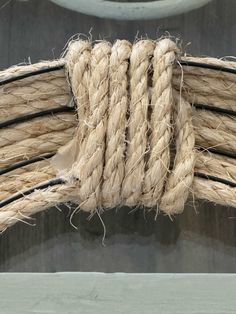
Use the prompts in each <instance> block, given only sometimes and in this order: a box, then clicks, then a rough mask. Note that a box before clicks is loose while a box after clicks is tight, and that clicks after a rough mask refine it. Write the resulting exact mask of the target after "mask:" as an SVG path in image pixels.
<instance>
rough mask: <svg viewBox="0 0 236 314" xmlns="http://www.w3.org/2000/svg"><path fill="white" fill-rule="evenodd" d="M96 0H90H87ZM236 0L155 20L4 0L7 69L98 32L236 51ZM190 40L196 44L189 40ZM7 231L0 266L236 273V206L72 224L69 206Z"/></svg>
mask: <svg viewBox="0 0 236 314" xmlns="http://www.w3.org/2000/svg"><path fill="white" fill-rule="evenodd" d="M88 1H89V0H88ZM235 20H236V2H235V1H234V0H225V1H223V0H217V1H212V2H211V3H210V4H208V5H207V6H205V7H204V8H201V9H199V10H196V11H193V12H191V13H188V14H185V15H179V16H176V17H171V18H166V19H162V20H151V21H135V22H127V21H114V20H106V19H99V18H95V17H91V16H86V15H82V14H79V13H76V12H72V11H69V10H66V9H63V8H61V7H59V6H56V5H55V4H53V3H51V2H49V1H47V0H41V1H36V0H30V1H14V0H12V1H7V0H0V69H3V68H6V67H8V66H10V65H13V64H17V63H21V62H23V61H28V59H29V58H30V60H31V62H37V61H38V60H40V59H52V58H54V57H59V56H60V53H61V51H62V49H63V47H64V45H65V43H66V42H67V40H68V39H69V38H70V37H71V36H72V35H74V34H78V33H82V34H85V35H88V33H89V31H90V30H91V29H92V31H91V33H92V36H93V39H99V38H105V39H107V40H111V41H112V40H114V39H115V38H127V39H129V40H131V41H133V40H134V38H135V36H137V35H138V36H139V37H140V36H148V37H150V38H157V37H160V36H161V35H163V34H165V32H169V33H170V34H171V35H173V36H177V37H178V38H180V40H182V42H183V48H184V49H185V50H186V51H187V52H189V53H192V54H195V55H211V56H215V57H221V56H225V55H227V56H233V55H236V41H235V33H236V23H235ZM189 42H191V45H188V43H189ZM34 218H36V220H35V221H34V220H33V221H32V222H33V223H36V226H34V227H30V226H27V225H25V224H22V223H18V224H16V225H15V226H14V227H12V228H10V229H9V230H7V231H6V232H4V233H3V234H2V235H0V271H35V272H39V271H43V272H47V271H48V272H54V271H105V272H114V271H122V272H236V209H231V208H227V207H222V206H215V205H214V204H210V203H207V202H198V203H197V213H196V212H195V210H194V208H193V206H192V204H189V205H188V206H186V209H185V211H184V213H183V214H182V215H180V216H177V217H175V218H174V220H173V221H171V220H170V219H169V218H167V217H165V216H162V215H160V216H159V217H158V219H157V221H154V214H153V213H149V214H147V213H146V214H145V213H144V211H143V210H141V209H140V210H137V211H135V212H132V213H129V209H128V208H120V209H117V210H111V211H109V212H106V213H105V214H104V215H103V220H104V223H105V225H106V240H105V245H106V246H105V247H103V246H102V236H103V228H102V225H101V222H100V221H99V219H98V218H97V217H93V218H92V219H91V220H90V221H88V219H87V218H88V217H87V216H86V214H83V213H80V214H78V215H76V216H75V217H74V220H73V223H74V224H75V225H76V226H77V227H78V230H76V229H74V228H73V227H72V226H71V225H70V223H69V212H68V209H66V208H62V212H59V211H58V210H57V209H50V210H48V211H46V212H44V213H40V214H38V215H36V216H35V217H34Z"/></svg>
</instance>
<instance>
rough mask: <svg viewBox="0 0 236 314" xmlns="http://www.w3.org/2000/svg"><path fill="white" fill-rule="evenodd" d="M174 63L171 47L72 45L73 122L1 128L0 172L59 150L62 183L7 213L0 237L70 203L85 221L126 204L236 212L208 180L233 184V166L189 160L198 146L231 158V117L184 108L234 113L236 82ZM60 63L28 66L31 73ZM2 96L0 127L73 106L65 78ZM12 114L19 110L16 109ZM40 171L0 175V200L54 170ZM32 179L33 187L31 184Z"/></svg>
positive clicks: (213, 159)
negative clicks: (196, 205)
mask: <svg viewBox="0 0 236 314" xmlns="http://www.w3.org/2000/svg"><path fill="white" fill-rule="evenodd" d="M177 59H179V52H178V49H177V47H176V45H175V43H174V42H172V41H171V40H169V39H164V40H161V41H158V42H154V41H151V40H141V41H138V42H137V43H135V44H133V45H131V44H130V43H129V42H127V41H117V42H116V43H115V44H114V45H111V44H109V43H107V42H100V43H97V44H95V45H94V46H92V44H91V43H89V42H87V41H76V42H72V43H71V44H70V45H69V49H68V53H67V55H66V59H65V62H66V67H67V71H68V74H69V83H70V85H71V89H72V93H73V98H74V100H75V103H76V105H77V117H78V121H76V120H77V117H76V116H75V115H74V114H69V113H67V114H60V115H61V117H63V118H62V119H60V115H59V114H57V115H56V116H55V117H52V118H50V121H48V117H47V118H46V117H42V118H37V119H35V121H32V122H31V121H30V122H25V123H24V124H23V123H22V124H16V125H12V126H10V127H8V128H6V130H5V129H2V130H0V146H1V149H0V165H1V167H8V166H10V165H11V164H12V163H14V162H19V161H21V160H24V159H25V158H27V159H28V158H31V157H34V156H37V155H39V154H43V153H49V152H55V151H56V150H57V149H58V148H60V147H61V148H60V149H59V152H58V154H57V155H56V156H55V157H54V159H53V165H54V167H55V168H56V169H57V170H58V171H59V175H60V176H61V177H63V178H64V179H65V181H66V182H68V183H67V184H66V185H63V186H54V187H51V188H48V189H46V190H44V191H38V192H34V193H33V194H31V195H30V196H27V197H26V198H23V199H20V200H17V201H15V202H13V203H11V204H9V205H6V206H4V207H3V208H2V209H1V210H0V214H1V211H2V212H4V215H2V216H1V215H0V229H5V228H6V227H7V226H9V225H11V224H12V223H14V221H15V219H22V215H23V216H24V217H25V216H30V215H31V214H33V213H35V212H37V211H40V210H42V209H43V208H46V206H53V205H56V204H57V203H61V202H67V201H70V200H71V201H73V202H77V203H78V204H79V206H80V208H81V209H83V210H85V211H89V212H91V213H93V212H96V211H97V210H101V209H105V208H111V207H115V206H117V205H120V204H124V205H129V206H136V205H142V206H145V207H147V208H154V209H155V210H157V211H159V210H162V211H164V212H165V213H167V214H168V215H172V214H174V213H179V212H181V211H182V210H183V208H184V204H185V202H186V200H187V198H188V196H189V193H190V194H192V193H193V194H194V195H195V196H196V197H198V198H205V199H208V200H210V201H213V202H217V203H220V204H226V205H231V206H236V189H235V188H234V187H231V186H227V185H226V184H224V183H222V182H215V181H212V180H211V179H210V176H213V177H219V178H220V179H224V180H228V181H230V182H234V183H235V182H236V170H235V162H234V159H232V158H228V157H223V156H220V155H215V154H213V155H214V156H212V154H209V153H204V152H196V148H195V147H201V148H203V149H209V148H214V149H217V148H218V149H220V150H221V151H224V152H227V151H228V152H230V153H233V152H235V150H236V132H235V130H236V127H235V125H236V124H235V119H236V118H235V116H227V115H224V114H220V113H216V112H213V111H205V110H198V109H194V108H192V107H191V105H190V103H199V104H207V105H210V106H211V107H217V108H225V109H228V110H235V111H236V99H235V96H236V88H235V83H236V76H235V75H234V74H232V73H225V72H221V71H212V70H210V69H202V68H200V67H193V66H187V67H183V68H182V67H179V66H178V63H177ZM182 60H187V61H188V60H189V61H194V62H202V63H205V64H212V65H218V66H221V67H228V68H232V69H235V68H236V66H235V63H234V62H228V61H222V60H217V59H213V58H186V57H185V58H182ZM63 63H64V61H63V60H61V61H59V62H53V63H41V64H40V65H36V66H35V67H34V65H31V66H29V67H31V68H32V70H36V69H40V67H41V68H42V67H47V66H57V65H59V66H61V65H62V64H63ZM21 68H22V69H21ZM24 71H25V72H27V70H26V67H17V68H13V69H10V70H7V71H5V72H3V74H0V79H8V78H11V77H14V76H15V75H17V73H18V74H19V72H20V74H22V73H23V74H24V73H25V72H24ZM48 84H49V85H48ZM0 93H2V95H4V98H2V97H1V99H2V100H1V103H0V106H1V108H2V109H3V110H2V113H1V114H0V118H1V119H3V120H4V119H5V117H8V118H13V117H18V116H19V115H23V114H24V113H25V112H26V113H31V112H37V111H38V110H40V109H42V108H48V106H50V107H51V108H53V107H55V105H54V104H58V105H60V106H63V105H64V106H65V105H70V100H69V92H68V87H67V84H65V74H64V72H63V70H58V71H55V72H50V73H44V74H40V75H39V76H38V78H37V77H36V76H35V77H34V78H31V77H28V78H25V79H23V80H20V81H15V82H13V83H10V84H7V85H3V86H1V87H0ZM58 96H59V97H58ZM39 100H40V101H39ZM36 103H37V105H36V106H35V104H36ZM10 105H12V106H10ZM18 106H19V108H21V109H22V108H25V110H26V111H24V112H21V109H19V111H18V110H17V108H18ZM11 109H12V111H11ZM7 112H8V115H7ZM65 117H67V119H64V118H65ZM58 119H59V120H60V121H59V124H57V121H58ZM65 120H66V121H65ZM40 121H41V122H40ZM37 123H38V126H37ZM75 123H76V124H77V128H76V131H75ZM27 125H28V127H29V128H28V129H27V130H26V129H25V127H26V126H27ZM44 164H45V163H44V162H38V163H36V164H34V165H31V166H27V167H24V169H26V170H25V172H24V171H22V172H21V171H19V169H17V170H14V171H12V172H11V173H9V175H8V173H7V174H5V175H4V180H6V184H5V185H4V186H5V189H4V187H3V184H2V183H1V186H2V188H1V194H2V197H1V199H4V198H5V197H9V196H10V195H11V194H12V193H14V191H17V190H18V191H21V190H24V188H25V187H30V186H33V185H37V184H39V183H40V182H42V181H44V178H47V179H50V178H53V177H54V175H55V174H54V173H55V169H53V168H51V166H44ZM27 169H29V171H28V175H27ZM22 170H23V168H22ZM36 171H37V172H38V173H39V175H38V178H37V179H36V178H33V173H34V172H35V173H37V172H36ZM196 172H198V173H202V174H205V175H208V176H209V180H206V179H203V178H200V177H195V178H194V173H196ZM14 174H15V175H16V176H17V182H16V186H15V190H14V187H13V178H14ZM32 178H33V179H32ZM53 193H55V198H54V196H53ZM29 200H30V201H29ZM40 206H42V208H40ZM17 208H18V210H19V211H20V212H19V211H18V210H17ZM1 217H2V220H1Z"/></svg>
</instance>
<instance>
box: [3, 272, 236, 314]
mask: <svg viewBox="0 0 236 314" xmlns="http://www.w3.org/2000/svg"><path fill="white" fill-rule="evenodd" d="M0 313H1V314H10V313H11V314H13V313H14V314H21V313H22V314H28V313H34V314H35V313H50V314H51V313H57V314H61V313H63V314H74V313H76V314H77V313H81V314H87V313H88V314H90V313H91V314H94V313H96V314H97V313H99V314H108V313H109V314H115V313H122V314H123V313H124V314H126V313H128V314H141V313H142V314H149V313H158V314H166V313H173V314H192V313H195V314H210V313H214V314H216V313H217V314H228V313H230V314H233V313H234V314H235V313H236V275H234V274H124V273H116V274H103V273H54V274H52V273H43V274H41V273H2V274H0Z"/></svg>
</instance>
